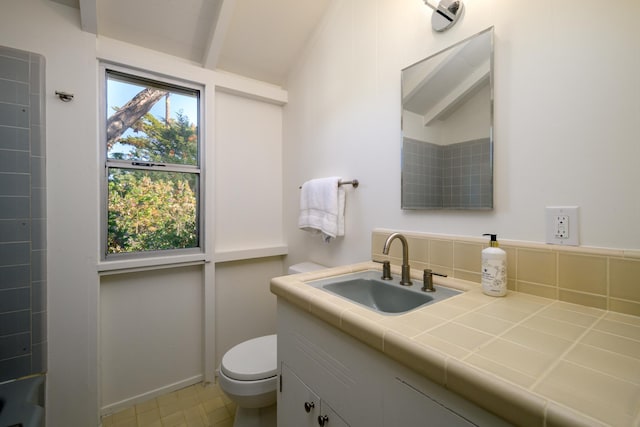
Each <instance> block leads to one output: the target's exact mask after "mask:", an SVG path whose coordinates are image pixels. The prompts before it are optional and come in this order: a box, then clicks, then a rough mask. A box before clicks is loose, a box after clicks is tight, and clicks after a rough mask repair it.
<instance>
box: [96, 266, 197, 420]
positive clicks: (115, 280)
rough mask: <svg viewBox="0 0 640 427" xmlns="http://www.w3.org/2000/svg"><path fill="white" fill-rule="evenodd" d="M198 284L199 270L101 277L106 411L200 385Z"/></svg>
mask: <svg viewBox="0 0 640 427" xmlns="http://www.w3.org/2000/svg"><path fill="white" fill-rule="evenodd" d="M202 280H203V279H202V266H191V267H181V268H168V269H163V270H157V271H145V272H140V273H133V274H126V275H120V274H118V275H113V276H105V277H102V280H101V283H100V317H101V321H100V356H101V357H100V364H101V366H100V370H101V400H102V406H104V407H106V408H105V410H106V411H109V410H113V408H112V406H114V405H117V404H118V403H120V402H122V401H129V400H130V399H136V398H137V399H138V400H139V401H142V400H146V399H145V397H146V394H148V393H150V392H156V391H157V390H163V389H165V388H167V387H170V386H176V384H177V385H180V384H184V383H185V382H186V383H187V384H186V385H190V384H192V383H193V382H194V381H198V380H201V378H202V374H203V366H204V363H203V362H204V361H203V339H202V337H203V336H204V329H203V318H204V314H203V313H204V304H203V291H202V289H203V286H202ZM165 392H166V390H165Z"/></svg>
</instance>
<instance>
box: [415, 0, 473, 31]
mask: <svg viewBox="0 0 640 427" xmlns="http://www.w3.org/2000/svg"><path fill="white" fill-rule="evenodd" d="M424 4H426V5H427V6H429V7H430V8H431V9H433V15H431V27H432V28H433V29H434V31H437V32H442V31H445V30H448V29H449V28H451V27H453V26H454V24H455V23H456V22H458V19H459V18H460V17H461V16H462V14H463V12H464V3H462V0H440V3H439V4H438V7H436V6H434V5H432V4H431V3H429V0H424Z"/></svg>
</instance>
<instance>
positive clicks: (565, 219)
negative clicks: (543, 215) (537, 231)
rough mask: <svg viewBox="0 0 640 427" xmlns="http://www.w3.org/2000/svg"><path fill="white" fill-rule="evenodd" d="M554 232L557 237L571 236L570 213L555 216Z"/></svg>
mask: <svg viewBox="0 0 640 427" xmlns="http://www.w3.org/2000/svg"><path fill="white" fill-rule="evenodd" d="M553 220H554V227H553V234H554V236H555V238H556V239H568V238H569V215H557V216H555V217H553Z"/></svg>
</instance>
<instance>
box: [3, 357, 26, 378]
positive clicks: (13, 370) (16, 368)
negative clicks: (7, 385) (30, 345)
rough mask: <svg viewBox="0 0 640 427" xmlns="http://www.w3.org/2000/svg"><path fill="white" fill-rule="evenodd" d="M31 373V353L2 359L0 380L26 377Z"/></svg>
mask: <svg viewBox="0 0 640 427" xmlns="http://www.w3.org/2000/svg"><path fill="white" fill-rule="evenodd" d="M30 373H31V355H27V356H21V357H14V358H11V359H6V360H0V382H2V381H7V380H11V379H15V378H20V377H24V376H26V375H29V374H30Z"/></svg>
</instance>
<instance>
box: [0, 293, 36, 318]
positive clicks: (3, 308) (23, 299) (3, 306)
mask: <svg viewBox="0 0 640 427" xmlns="http://www.w3.org/2000/svg"><path fill="white" fill-rule="evenodd" d="M30 308H31V290H30V289H29V288H18V289H4V290H2V291H0V313H9V312H11V311H19V310H28V309H30Z"/></svg>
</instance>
